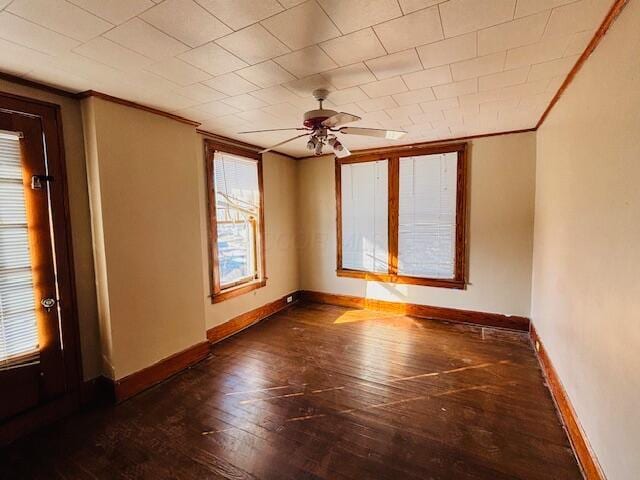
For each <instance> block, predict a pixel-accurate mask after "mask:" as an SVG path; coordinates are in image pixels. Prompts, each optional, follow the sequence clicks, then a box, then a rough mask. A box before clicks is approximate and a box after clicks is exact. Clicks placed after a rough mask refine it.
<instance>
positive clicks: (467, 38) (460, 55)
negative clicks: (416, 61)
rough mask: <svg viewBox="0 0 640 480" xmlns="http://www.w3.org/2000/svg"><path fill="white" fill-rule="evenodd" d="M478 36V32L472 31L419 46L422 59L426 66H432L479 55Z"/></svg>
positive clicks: (418, 49)
mask: <svg viewBox="0 0 640 480" xmlns="http://www.w3.org/2000/svg"><path fill="white" fill-rule="evenodd" d="M476 38H477V34H476V32H471V33H468V34H466V35H461V36H459V37H454V38H448V39H446V40H442V41H440V42H435V43H432V44H430V45H423V46H421V47H418V48H417V51H418V55H419V56H420V61H421V62H422V65H423V66H424V68H430V67H437V66H439V65H446V64H448V63H453V62H459V61H460V60H466V59H468V58H473V57H475V56H476V55H477V50H478V49H477V45H476V43H477V42H476Z"/></svg>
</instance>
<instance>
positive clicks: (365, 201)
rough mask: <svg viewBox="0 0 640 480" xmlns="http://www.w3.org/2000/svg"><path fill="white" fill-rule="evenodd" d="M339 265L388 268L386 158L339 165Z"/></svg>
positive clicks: (368, 270) (379, 270) (354, 267)
mask: <svg viewBox="0 0 640 480" xmlns="http://www.w3.org/2000/svg"><path fill="white" fill-rule="evenodd" d="M340 183H341V188H342V192H341V197H340V198H341V201H342V267H343V268H346V269H351V270H361V271H366V272H378V273H380V272H382V273H387V272H388V270H389V236H388V233H387V232H388V220H387V211H388V198H389V197H388V188H389V186H388V161H387V160H379V161H375V162H362V163H351V164H344V165H341V173H340Z"/></svg>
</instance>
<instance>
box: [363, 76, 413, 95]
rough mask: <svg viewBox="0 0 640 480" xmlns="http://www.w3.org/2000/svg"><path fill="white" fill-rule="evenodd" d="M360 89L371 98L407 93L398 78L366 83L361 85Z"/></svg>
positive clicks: (405, 87)
mask: <svg viewBox="0 0 640 480" xmlns="http://www.w3.org/2000/svg"><path fill="white" fill-rule="evenodd" d="M360 88H362V90H364V93H366V94H367V95H369V97H371V98H376V97H383V96H385V95H393V94H394V93H401V92H406V91H407V86H406V85H405V84H404V82H403V81H402V79H401V78H400V77H394V78H388V79H386V80H380V81H378V82H372V83H367V84H366V85H361V86H360Z"/></svg>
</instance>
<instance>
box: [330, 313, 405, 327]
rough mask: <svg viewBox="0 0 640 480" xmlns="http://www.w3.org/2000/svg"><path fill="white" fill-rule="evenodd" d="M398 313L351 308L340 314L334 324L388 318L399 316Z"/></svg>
mask: <svg viewBox="0 0 640 480" xmlns="http://www.w3.org/2000/svg"><path fill="white" fill-rule="evenodd" d="M397 316H398V314H397V313H386V312H374V311H372V310H349V311H347V312H344V313H343V314H342V315H340V316H339V317H338V318H336V320H335V321H334V322H333V323H334V324H338V323H354V322H364V321H367V320H381V319H387V318H394V317H397Z"/></svg>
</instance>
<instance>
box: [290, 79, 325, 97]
mask: <svg viewBox="0 0 640 480" xmlns="http://www.w3.org/2000/svg"><path fill="white" fill-rule="evenodd" d="M329 86H330V85H329V82H328V81H327V79H326V78H324V77H323V76H322V75H310V76H308V77H304V78H301V79H300V80H294V81H293V82H289V83H287V84H285V87H287V88H288V89H289V90H291V91H292V92H294V93H296V94H297V95H299V96H301V97H307V96H310V95H311V92H313V91H314V90H315V89H317V88H328V87H329Z"/></svg>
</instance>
